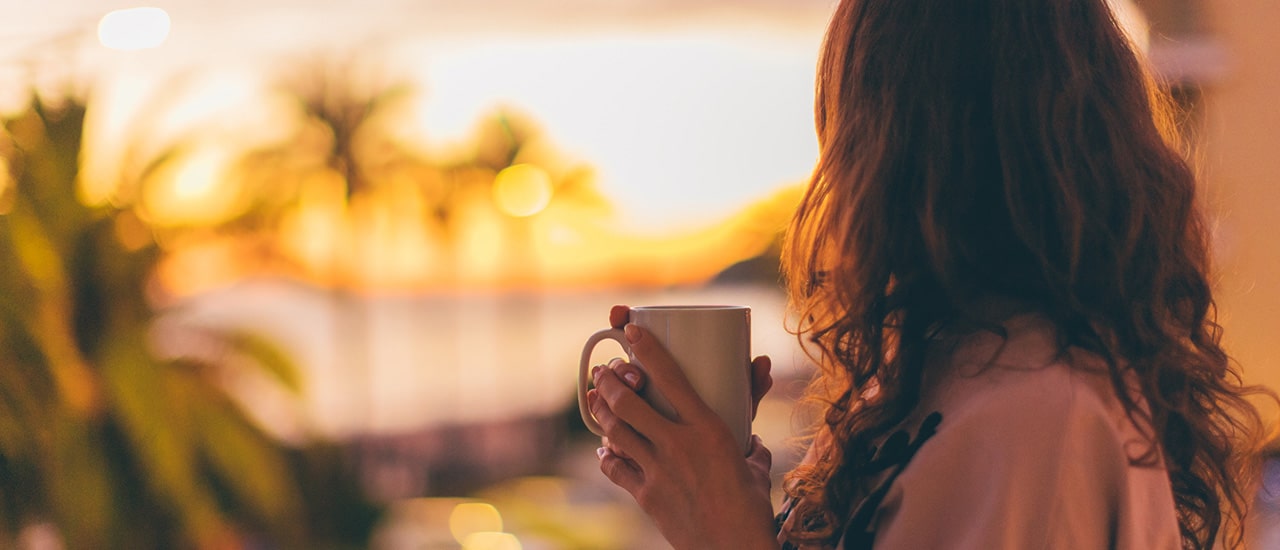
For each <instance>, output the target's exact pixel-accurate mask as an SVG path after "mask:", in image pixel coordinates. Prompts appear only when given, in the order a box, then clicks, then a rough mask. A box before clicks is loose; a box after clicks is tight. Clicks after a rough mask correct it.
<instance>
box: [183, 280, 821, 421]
mask: <svg viewBox="0 0 1280 550" xmlns="http://www.w3.org/2000/svg"><path fill="white" fill-rule="evenodd" d="M619 303H622V304H629V305H645V304H741V305H748V306H751V308H752V310H753V312H752V314H753V325H754V326H753V342H752V348H753V353H755V354H768V355H770V356H772V357H773V359H774V364H775V367H774V368H775V373H776V374H777V375H778V376H785V375H786V374H787V373H789V372H792V371H793V370H794V369H796V368H797V366H796V365H798V364H801V363H802V361H801V353H800V348H799V346H798V343H797V341H796V339H795V338H794V337H793V336H792V335H790V334H788V333H787V332H786V331H785V330H784V328H783V316H784V309H785V298H784V296H783V294H782V292H781V291H780V290H779V289H777V288H774V287H768V286H762V285H717V286H708V287H704V288H696V289H666V290H617V291H607V292H604V291H596V292H581V293H574V292H550V291H548V292H506V293H474V294H462V293H458V294H432V295H401V296H388V295H382V296H360V295H356V294H351V293H338V292H333V291H328V290H324V289H319V288H315V287H310V286H306V285H302V284H299V283H296V282H289V281H285V280H255V281H247V282H243V283H240V284H237V285H235V286H232V287H228V288H225V289H222V290H218V291H215V292H210V293H207V294H204V295H201V296H197V297H195V298H193V299H191V300H189V302H188V303H186V304H184V305H182V306H181V307H179V308H177V309H175V310H174V312H173V313H172V314H171V315H170V321H171V322H172V321H177V322H179V323H180V324H192V325H195V326H203V327H215V328H242V329H249V330H252V331H255V332H257V333H259V334H261V335H263V336H266V337H268V338H270V339H272V340H274V341H276V342H278V343H279V344H280V345H282V346H283V347H284V349H285V350H287V352H288V354H289V355H290V356H291V357H293V358H294V359H295V360H296V362H297V365H298V367H299V369H300V370H301V372H302V374H303V378H304V385H303V395H302V398H301V400H300V401H299V402H298V403H297V404H296V405H290V404H288V403H286V402H285V401H282V400H285V399H286V398H285V397H284V396H283V395H282V394H281V392H280V391H279V389H278V388H274V387H273V385H272V384H269V383H266V382H264V381H263V380H260V379H257V378H254V377H252V376H243V377H240V378H236V379H233V380H231V383H232V385H233V386H236V387H237V392H238V393H240V394H241V395H242V396H243V397H244V399H245V401H246V404H247V405H248V406H249V407H250V408H251V409H253V410H255V411H257V412H258V416H259V417H260V418H261V419H262V420H263V421H264V422H266V423H268V424H269V425H270V428H271V429H272V430H273V431H275V432H277V433H280V434H281V435H283V436H286V437H290V436H291V432H292V435H295V436H296V435H299V434H297V432H299V431H307V432H309V433H312V434H318V435H324V436H327V437H335V438H344V437H349V436H352V435H356V434H365V435H370V434H395V433H405V432H411V431H417V430H422V429H428V428H432V427H435V426H445V425H457V424H469V423H492V422H501V421H505V420H510V419H515V418H522V417H546V416H550V415H554V414H556V413H557V411H561V410H563V409H564V408H565V407H567V406H569V405H570V404H572V402H573V401H574V399H575V397H574V388H575V377H576V373H577V362H578V356H579V354H580V353H581V349H582V343H583V341H584V340H585V339H586V337H587V336H588V335H590V334H591V333H592V332H594V331H596V330H599V329H601V328H606V327H607V320H608V312H609V307H610V306H612V305H614V304H619ZM177 347H181V345H180V344H178V345H177ZM620 353H621V352H620V349H618V348H610V346H609V345H601V346H600V347H599V349H598V351H597V357H596V358H595V360H596V361H598V362H603V361H605V360H607V359H608V358H609V357H612V356H616V355H620Z"/></svg>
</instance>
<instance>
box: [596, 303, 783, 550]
mask: <svg viewBox="0 0 1280 550" xmlns="http://www.w3.org/2000/svg"><path fill="white" fill-rule="evenodd" d="M611 320H614V316H613V315H611ZM623 324H625V322H624V323H623ZM625 329H626V333H627V339H628V341H629V342H630V344H631V350H632V353H634V354H635V356H636V358H637V359H638V360H639V361H641V362H642V363H644V365H645V367H646V369H647V374H648V376H647V378H646V379H645V380H644V381H643V382H642V383H645V384H654V385H655V386H657V387H658V389H659V390H660V391H661V392H662V393H663V395H666V396H667V398H668V400H669V401H670V403H671V405H672V407H673V408H674V409H675V412H676V416H677V419H676V420H670V419H668V418H666V417H664V416H663V415H662V414H661V413H658V412H657V411H656V410H654V409H653V408H652V407H651V406H649V404H648V403H646V402H645V401H644V400H643V399H641V398H640V397H639V396H638V395H637V394H636V393H635V391H634V390H633V386H632V384H628V383H627V381H626V377H627V375H629V374H632V373H635V374H637V375H639V374H640V371H639V369H638V368H637V367H635V366H634V365H631V364H629V363H625V362H622V361H616V362H614V363H613V364H612V365H611V367H597V368H596V369H594V370H593V372H592V375H593V377H594V378H595V383H596V388H595V389H593V390H591V391H590V392H589V393H588V401H589V405H590V407H591V412H592V414H593V415H594V416H595V417H596V419H597V420H598V421H599V422H600V425H601V427H603V428H604V431H605V434H606V436H607V441H606V442H605V446H604V447H601V449H600V457H601V461H600V469H601V471H602V472H604V474H605V475H606V476H607V477H608V478H609V480H610V481H612V482H613V483H615V484H616V485H618V486H620V487H622V488H623V489H625V490H626V491H627V492H629V493H630V494H631V495H632V496H633V497H634V498H635V499H636V502H637V503H638V504H639V505H640V507H641V508H642V509H644V511H645V512H646V513H647V514H648V515H649V516H650V517H651V518H652V519H653V521H654V523H655V524H656V525H657V527H658V529H659V531H661V532H662V534H663V536H664V537H666V539H667V540H668V542H670V543H671V544H672V545H673V546H675V547H676V548H679V549H685V548H688V549H695V548H696V549H715V548H725V549H752V548H762V549H774V548H777V542H776V540H775V538H774V528H773V511H772V506H771V504H770V499H769V466H770V462H771V457H770V454H769V451H768V450H767V449H765V448H764V446H763V445H762V444H761V443H760V440H759V438H753V441H752V448H751V453H750V455H749V456H747V457H746V458H744V457H743V456H742V450H741V447H739V446H738V445H737V443H735V442H734V439H733V436H732V435H731V434H730V433H729V429H728V426H727V425H726V424H725V423H724V421H723V420H721V419H720V417H719V416H718V415H716V413H715V412H714V411H713V410H711V409H710V407H708V406H707V405H706V403H705V402H703V401H702V399H701V398H700V397H699V396H698V395H697V393H696V392H695V391H694V390H693V388H692V386H690V385H689V382H688V380H687V379H686V378H685V377H684V373H683V372H682V371H681V370H680V369H679V367H678V366H676V364H675V361H674V360H673V359H672V358H671V356H670V354H668V353H667V351H666V349H664V348H663V347H662V345H661V344H660V343H658V342H657V340H655V339H654V338H653V337H652V335H650V334H649V333H648V332H647V331H645V330H644V329H642V328H641V327H638V326H635V325H629V324H626V325H625ZM755 363H756V365H757V366H756V367H755V368H753V370H756V371H763V372H764V373H765V376H766V377H767V372H768V362H767V359H761V360H757V361H756V362H755ZM633 378H634V377H633ZM636 379H637V380H638V378H636ZM635 387H639V385H636V386H635ZM766 387H767V386H766ZM760 395H763V391H761V392H760Z"/></svg>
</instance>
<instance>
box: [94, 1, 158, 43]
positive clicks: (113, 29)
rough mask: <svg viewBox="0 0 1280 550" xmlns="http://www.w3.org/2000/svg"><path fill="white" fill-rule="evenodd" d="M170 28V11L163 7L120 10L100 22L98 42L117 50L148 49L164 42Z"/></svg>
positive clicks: (104, 17) (103, 17)
mask: <svg viewBox="0 0 1280 550" xmlns="http://www.w3.org/2000/svg"><path fill="white" fill-rule="evenodd" d="M169 30H170V21H169V14H168V12H166V11H164V10H162V9H160V8H149V7H148V8H130V9H124V10H116V11H113V12H110V13H108V14H106V15H104V16H102V20H101V21H99V22H98V41H99V42H101V43H102V45H103V46H106V47H108V48H111V49H113V50H122V51H133V50H145V49H149V48H155V47H159V46H160V45H161V44H164V42H165V41H166V40H168V39H169Z"/></svg>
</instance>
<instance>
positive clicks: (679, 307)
mask: <svg viewBox="0 0 1280 550" xmlns="http://www.w3.org/2000/svg"><path fill="white" fill-rule="evenodd" d="M630 309H631V310H632V311H743V310H748V311H749V310H750V309H751V308H750V307H749V306H732V305H702V304H671V305H655V306H636V307H632V308H630Z"/></svg>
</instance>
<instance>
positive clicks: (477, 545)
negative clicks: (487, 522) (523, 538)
mask: <svg viewBox="0 0 1280 550" xmlns="http://www.w3.org/2000/svg"><path fill="white" fill-rule="evenodd" d="M462 550H523V547H522V546H521V545H520V539H517V538H516V536H515V535H512V534H511V533H496V532H481V533H472V534H470V535H467V537H466V538H465V539H463V541H462Z"/></svg>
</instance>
